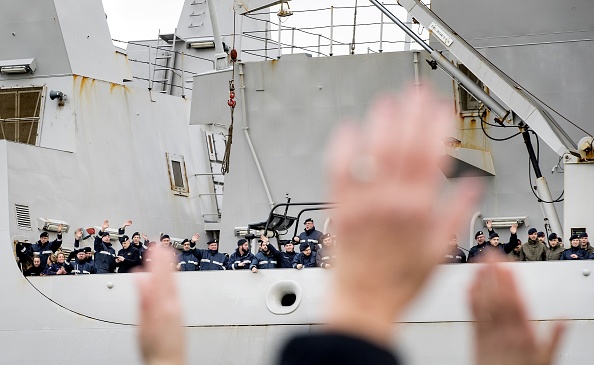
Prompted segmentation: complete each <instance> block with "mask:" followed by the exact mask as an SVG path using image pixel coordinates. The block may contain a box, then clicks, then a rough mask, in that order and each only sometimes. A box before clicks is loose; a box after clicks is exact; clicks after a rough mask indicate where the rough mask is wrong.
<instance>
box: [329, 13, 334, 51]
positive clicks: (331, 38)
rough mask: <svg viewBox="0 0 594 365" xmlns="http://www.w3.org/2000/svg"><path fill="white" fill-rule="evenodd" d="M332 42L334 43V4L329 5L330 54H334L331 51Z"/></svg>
mask: <svg viewBox="0 0 594 365" xmlns="http://www.w3.org/2000/svg"><path fill="white" fill-rule="evenodd" d="M332 43H334V6H331V7H330V56H332V55H333V54H334V53H333V52H332Z"/></svg>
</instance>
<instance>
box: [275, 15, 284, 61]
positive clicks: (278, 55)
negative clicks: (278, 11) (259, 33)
mask: <svg viewBox="0 0 594 365" xmlns="http://www.w3.org/2000/svg"><path fill="white" fill-rule="evenodd" d="M282 28H283V25H282V24H281V19H280V17H279V18H278V44H277V45H276V50H277V52H278V54H277V55H276V58H277V59H280V58H281V30H282Z"/></svg>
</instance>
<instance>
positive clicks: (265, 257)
mask: <svg viewBox="0 0 594 365" xmlns="http://www.w3.org/2000/svg"><path fill="white" fill-rule="evenodd" d="M283 258H284V256H283V254H282V253H281V252H280V251H279V250H277V249H276V248H275V247H274V246H272V245H271V244H270V243H269V244H268V254H265V253H264V252H262V251H259V252H258V253H257V254H256V255H254V258H253V259H252V264H251V265H250V269H251V268H253V267H257V268H258V269H276V268H278V267H282V261H283Z"/></svg>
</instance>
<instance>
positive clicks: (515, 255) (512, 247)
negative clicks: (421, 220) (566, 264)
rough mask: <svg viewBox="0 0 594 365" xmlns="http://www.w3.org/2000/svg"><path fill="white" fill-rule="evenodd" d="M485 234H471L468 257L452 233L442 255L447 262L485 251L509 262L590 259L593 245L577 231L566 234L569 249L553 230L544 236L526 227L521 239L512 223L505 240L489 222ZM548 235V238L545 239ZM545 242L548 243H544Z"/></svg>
mask: <svg viewBox="0 0 594 365" xmlns="http://www.w3.org/2000/svg"><path fill="white" fill-rule="evenodd" d="M486 226H487V235H488V239H487V235H485V233H484V232H483V231H478V232H476V234H475V235H474V239H475V241H476V243H475V245H474V246H473V247H472V248H471V249H470V251H468V258H467V257H466V254H465V253H464V251H463V250H462V249H461V248H460V247H459V246H458V241H457V239H456V236H455V235H452V236H451V237H450V244H451V247H452V250H451V251H450V253H448V254H447V255H446V256H445V262H447V263H465V262H478V261H480V259H481V258H482V257H483V256H484V255H485V254H486V253H487V252H492V251H495V252H499V253H500V254H501V255H504V256H505V257H507V259H508V260H509V261H555V260H592V259H594V247H593V246H592V245H591V244H590V241H589V240H588V233H587V232H581V233H579V234H572V235H571V237H569V244H570V247H569V248H565V247H564V246H563V243H562V238H561V237H559V236H558V235H557V234H556V233H554V232H553V233H550V234H549V235H548V237H547V236H546V234H545V233H544V232H539V231H538V230H537V229H536V228H530V229H529V230H528V239H527V241H526V242H524V243H522V241H521V240H520V239H519V238H518V236H517V229H518V226H517V225H516V224H514V225H512V226H511V227H510V229H509V233H510V236H509V241H508V242H507V243H505V242H500V241H501V239H500V237H499V234H498V233H497V232H495V230H494V229H493V228H492V222H491V221H487V223H486ZM547 238H548V240H547ZM547 241H548V242H547Z"/></svg>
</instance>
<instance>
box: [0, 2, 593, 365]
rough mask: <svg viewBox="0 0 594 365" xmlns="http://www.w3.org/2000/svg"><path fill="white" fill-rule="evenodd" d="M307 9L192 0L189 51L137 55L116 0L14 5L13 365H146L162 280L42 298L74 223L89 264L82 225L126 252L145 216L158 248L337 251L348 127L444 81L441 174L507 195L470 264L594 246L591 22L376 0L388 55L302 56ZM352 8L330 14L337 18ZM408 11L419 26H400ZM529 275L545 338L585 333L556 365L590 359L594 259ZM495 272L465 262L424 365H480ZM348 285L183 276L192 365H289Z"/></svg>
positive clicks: (2, 121)
mask: <svg viewBox="0 0 594 365" xmlns="http://www.w3.org/2000/svg"><path fill="white" fill-rule="evenodd" d="M298 3H299V0H293V1H290V2H289V1H266V0H249V1H246V0H244V1H230V0H229V1H216V2H215V1H214V0H186V1H185V3H184V6H183V9H182V14H181V15H180V19H179V23H178V26H177V28H176V30H175V32H173V33H170V34H158V36H157V37H156V38H155V39H153V40H138V41H129V42H125V43H122V42H116V44H117V45H118V46H115V45H114V43H113V42H114V40H112V39H111V36H110V33H109V28H108V26H107V22H106V19H105V13H104V10H103V7H102V4H101V1H99V0H87V1H84V2H81V1H75V0H42V1H32V0H21V1H14V0H0V5H2V6H1V8H2V12H0V19H1V20H2V21H1V22H0V30H1V32H0V44H1V45H2V46H1V51H0V126H1V127H2V128H1V129H0V130H1V131H2V136H0V137H1V138H2V140H0V156H2V157H3V158H1V159H0V164H1V166H2V167H1V168H0V174H1V178H0V186H1V187H2V189H1V192H2V193H1V194H0V199H2V200H3V202H4V203H3V204H2V206H4V207H5V208H4V210H2V214H1V216H0V217H1V219H0V225H1V227H0V234H1V235H2V242H4V244H3V245H1V247H2V248H1V250H2V254H1V255H0V260H1V267H2V276H3V280H2V281H1V284H0V288H1V289H2V292H3V293H5V294H6V295H7V296H8V299H5V300H3V301H2V302H1V304H0V308H1V309H2V311H1V313H3V315H2V316H1V317H0V318H1V319H0V336H1V341H2V343H3V344H4V346H3V351H2V361H1V362H2V363H6V364H21V363H33V362H43V363H49V364H52V363H56V364H57V363H62V362H63V361H64V358H65V357H70V358H72V357H73V356H76V355H74V353H76V354H78V356H80V358H81V359H83V358H84V361H85V363H89V364H105V363H109V362H112V363H129V364H136V363H140V357H139V353H138V351H137V348H136V342H135V341H136V338H135V331H136V324H137V319H138V318H137V304H138V303H137V296H136V292H135V284H134V275H143V274H141V273H138V274H106V275H89V276H84V277H81V276H67V277H29V278H27V277H24V276H23V275H22V273H21V271H20V269H19V266H18V264H17V262H16V260H15V255H14V247H15V246H14V245H15V243H17V242H34V241H36V240H37V238H38V236H39V233H40V232H41V231H48V232H50V235H51V236H52V239H53V237H55V234H56V231H57V227H58V225H59V224H63V226H64V228H63V230H64V233H65V234H64V237H65V238H64V243H63V247H64V248H65V249H71V248H72V243H73V236H72V233H73V231H74V230H75V229H76V228H78V227H88V226H93V225H94V226H96V227H100V226H101V223H102V222H103V220H104V219H109V220H110V222H111V224H112V227H111V228H112V229H113V231H112V233H113V235H112V239H113V242H114V246H115V247H116V248H117V247H118V243H117V226H118V225H119V223H120V222H123V221H125V220H127V219H132V220H133V221H134V224H133V225H132V227H130V228H128V229H132V230H133V231H136V230H138V231H142V232H143V233H146V234H148V235H149V236H150V237H152V238H153V239H154V238H155V237H158V235H159V234H160V232H166V233H168V234H169V235H170V236H172V237H173V241H174V243H175V242H180V241H181V239H183V238H185V237H190V236H191V235H192V234H194V233H195V232H199V233H200V234H201V235H202V237H203V239H202V240H201V241H200V242H199V245H204V243H205V242H206V240H208V239H211V238H218V239H219V240H220V242H221V244H220V251H222V252H229V253H231V252H232V251H233V250H234V249H235V247H236V246H235V242H236V241H237V240H238V239H239V238H242V237H248V238H249V237H252V236H257V235H258V234H260V233H262V231H264V233H270V234H271V235H273V236H274V237H275V238H276V239H278V240H282V239H287V238H290V237H291V236H292V235H293V234H295V232H298V231H300V230H301V223H302V220H303V218H305V217H313V218H314V220H315V222H316V225H317V228H318V229H320V230H324V231H330V232H331V229H332V224H331V217H332V213H331V209H326V208H331V206H330V205H328V204H325V205H324V204H322V205H315V204H314V205H312V204H305V203H308V202H310V203H315V202H324V201H326V191H325V181H324V166H325V164H326V163H331V161H325V157H324V149H325V144H326V140H327V138H328V136H329V135H331V133H332V130H333V128H334V126H335V125H336V124H337V123H339V122H340V121H341V120H343V119H345V118H360V119H361V118H362V117H363V116H364V113H365V111H366V110H367V108H368V106H369V104H370V102H371V101H372V100H373V99H374V97H375V96H377V95H379V94H381V93H383V92H387V91H389V90H398V89H400V88H402V87H403V85H405V84H407V83H410V82H414V83H424V82H431V83H432V84H433V85H434V87H435V88H436V89H437V90H438V91H439V92H440V93H441V94H442V95H443V97H445V98H447V99H448V100H450V101H451V103H452V104H453V105H454V106H455V109H456V113H457V120H456V123H457V129H456V134H455V135H452V136H450V138H448V139H447V140H445V141H444V153H443V158H444V159H450V160H452V161H453V162H454V166H455V167H456V168H455V169H454V172H453V173H451V174H448V175H447V176H445V175H444V180H446V181H447V182H448V183H452V184H455V182H456V180H457V179H458V178H459V177H460V176H466V178H472V179H481V180H483V181H484V182H485V184H486V186H487V188H486V193H485V198H484V199H483V201H482V202H481V203H480V205H479V206H478V207H477V211H476V213H475V214H474V215H473V217H472V218H471V219H470V220H469V222H468V227H467V228H466V229H465V230H464V231H462V232H456V233H457V234H458V237H459V241H460V245H461V246H462V247H463V248H465V249H469V248H470V247H471V246H472V245H473V238H474V232H476V231H477V230H481V229H483V226H484V222H485V221H486V220H491V221H492V222H493V225H494V227H495V229H496V230H497V231H498V232H499V233H500V234H501V235H502V236H503V237H505V236H506V233H507V229H508V227H510V226H511V225H512V224H514V223H516V224H519V226H520V228H519V236H520V237H522V238H524V237H526V231H527V230H528V229H529V228H531V227H537V228H538V229H539V230H547V231H554V232H556V233H558V234H560V235H562V237H563V238H564V241H565V242H567V237H569V235H570V234H571V233H573V232H581V231H589V232H593V230H594V226H592V220H591V219H590V214H589V213H588V211H589V209H588V208H589V206H590V205H591V203H592V202H594V192H592V189H589V188H588V185H589V184H588V183H589V182H590V179H589V177H590V176H591V175H592V176H593V177H594V169H593V167H592V163H591V162H589V160H590V159H591V157H592V156H591V152H592V147H591V144H592V139H591V137H590V136H591V133H590V131H591V129H592V123H590V122H589V117H590V116H591V115H593V114H594V110H592V109H593V108H594V104H593V103H592V102H591V101H590V99H591V95H592V94H593V91H594V80H593V79H592V78H593V76H592V73H591V72H589V70H588V68H589V63H590V62H588V61H589V60H590V59H592V56H593V55H592V52H593V51H592V47H591V45H592V39H594V37H593V36H594V29H593V28H592V24H594V21H593V20H594V19H593V17H594V4H593V3H591V2H590V1H588V0H571V1H565V2H558V1H553V0H540V1H536V0H526V1H522V2H517V1H511V0H501V1H498V2H489V1H485V0H480V1H472V2H470V1H463V0H433V1H432V2H431V4H430V8H429V7H428V6H427V5H425V4H423V3H421V2H419V1H417V0H400V1H399V3H396V2H395V1H392V2H386V4H382V3H379V2H377V1H371V2H369V3H367V2H365V4H363V5H362V4H361V3H362V2H359V4H358V5H357V2H355V3H354V4H349V6H350V5H353V6H351V8H350V11H351V12H352V11H354V10H357V6H372V7H373V8H374V9H375V11H376V19H375V20H373V21H372V22H373V23H376V24H375V25H376V29H378V32H377V37H376V38H377V39H378V40H380V41H379V42H378V43H375V44H373V45H366V46H368V50H369V51H367V52H361V51H360V49H361V46H360V45H359V46H358V48H357V50H358V51H357V52H355V51H354V49H355V47H354V46H355V45H356V41H352V43H350V44H349V41H348V40H340V41H339V40H334V39H333V36H332V31H330V33H323V34H322V33H320V34H319V35H317V39H318V40H319V42H320V43H318V44H315V42H314V45H313V46H312V45H311V44H309V45H307V47H306V46H299V47H298V46H297V45H295V44H292V43H290V42H289V43H287V41H285V40H286V39H287V34H289V36H288V37H289V38H290V37H291V36H290V34H291V29H290V28H289V27H286V29H283V28H282V24H283V21H285V20H284V19H285V18H286V16H288V15H289V14H290V13H291V12H292V11H291V10H290V8H289V6H290V5H291V6H292V8H293V10H295V9H297V8H298ZM271 6H272V7H274V10H273V11H272V12H271V10H269V9H270V7H271ZM341 6H342V7H345V2H340V4H337V5H336V8H331V9H318V10H319V11H325V12H326V13H325V14H326V15H327V16H326V15H325V18H327V19H331V16H330V15H331V12H333V11H334V9H338V8H340V7H341ZM402 10H405V14H409V15H408V19H407V20H406V21H405V20H402V21H400V23H402V24H400V25H399V28H398V29H397V28H396V27H395V26H393V25H392V22H396V23H398V22H399V19H398V17H396V16H394V13H397V12H402ZM277 11H278V17H277ZM304 14H307V13H304ZM299 15H300V13H299V12H297V11H294V12H293V15H292V16H293V17H298V16H299ZM306 16H307V15H306ZM405 17H406V15H405ZM332 22H333V20H332V21H331V23H332ZM279 24H281V25H280V27H281V30H282V32H284V33H285V35H284V36H282V35H280V34H279V33H280V32H279V31H278V27H279ZM378 24H379V27H378V26H377V25H378ZM388 24H389V25H388ZM325 26H326V28H329V29H330V30H332V29H333V28H332V27H333V26H336V27H337V28H338V25H337V24H330V25H328V24H325ZM384 26H385V27H384ZM275 27H276V28H275ZM405 28H407V29H409V31H408V32H407V31H406V29H405ZM275 29H277V30H276V33H274V32H275ZM311 32H313V31H310V33H311ZM360 32H361V31H360ZM395 32H399V33H398V34H400V35H399V36H396V35H392V33H395ZM402 32H404V33H402ZM354 33H355V32H353V34H354ZM389 34H390V36H392V37H402V34H405V36H403V37H405V39H408V40H411V41H412V40H414V41H415V42H418V44H422V46H420V47H416V48H417V49H416V50H407V49H406V47H405V49H404V50H401V51H398V52H392V51H390V52H388V51H383V49H382V46H381V41H382V39H383V37H385V40H386V42H388V40H389V39H396V38H389ZM415 34H416V35H415ZM419 34H430V36H423V37H420V36H419ZM353 38H354V36H353ZM398 39H399V38H398ZM118 41H121V40H118ZM316 42H317V40H316ZM333 46H334V47H335V48H334V49H335V50H336V49H338V48H339V47H343V49H344V48H347V47H348V49H349V52H348V53H349V54H346V55H339V54H338V52H336V53H335V54H333ZM233 50H235V51H236V52H237V57H234V55H233V54H234V52H233ZM296 50H297V51H296ZM351 53H352V54H351ZM233 59H236V61H235V62H233ZM443 71H445V72H443ZM231 81H233V82H231ZM231 91H232V92H233V94H231ZM231 106H233V108H231ZM231 126H232V127H233V128H230V127H231ZM394 143H398V139H397V138H395V140H394ZM418 143H423V141H418ZM223 172H224V173H223ZM444 194H447V190H446V191H444ZM287 197H288V198H289V199H290V201H291V202H292V203H291V204H290V205H289V204H285V203H286V202H287V201H288V200H287ZM295 203H299V204H295ZM283 204H284V205H283ZM304 210H305V211H304ZM364 227H365V222H361V228H362V229H364ZM176 237H177V238H176ZM85 245H90V241H85ZM254 246H256V245H254ZM508 265H509V267H510V269H512V270H513V271H514V272H515V273H516V276H517V277H518V279H519V280H520V288H521V290H522V292H523V293H524V294H525V295H526V298H527V301H528V305H529V308H530V318H531V320H533V323H534V325H535V326H536V327H537V329H538V332H539V333H542V334H543V335H546V333H547V332H546V331H547V328H548V327H549V325H550V323H551V322H552V321H554V320H556V319H558V318H564V319H566V320H568V322H569V331H568V333H567V336H566V339H565V341H564V343H563V344H562V348H561V351H560V353H559V354H558V358H557V360H558V361H557V363H559V364H586V363H590V361H589V356H588V355H589V354H588V352H587V343H588V342H587V339H589V338H591V335H592V333H594V325H593V322H592V320H593V318H594V314H593V312H592V310H591V309H590V307H591V303H592V302H594V291H592V290H591V287H592V284H588V282H587V281H588V280H592V278H591V276H590V273H591V271H592V270H593V269H594V265H593V262H592V261H580V262H543V263H517V264H515V263H510V264H508ZM479 266H480V265H477V264H473V265H443V266H442V267H440V268H439V270H438V272H437V273H436V275H435V276H434V278H433V279H432V281H431V282H430V284H429V285H428V288H427V289H426V290H425V291H424V292H423V293H422V295H421V296H420V297H419V298H418V299H417V300H416V302H415V303H413V305H412V306H411V308H410V310H409V312H408V313H407V315H406V316H405V318H404V319H403V320H402V321H401V322H402V323H400V324H399V326H401V328H402V330H401V331H399V338H398V339H397V340H398V341H396V339H394V345H395V346H396V343H398V346H399V349H400V350H401V352H402V353H403V354H404V357H405V361H406V362H407V363H410V364H470V363H471V361H472V331H471V326H470V320H471V318H470V314H469V310H468V305H467V303H466V290H467V289H466V288H467V286H468V283H469V282H470V281H471V280H472V279H473V278H474V275H475V272H476V270H477V268H478V267H479ZM329 275H330V274H329V272H328V271H324V270H323V269H311V270H291V269H278V270H262V271H260V272H259V273H258V274H252V273H251V272H231V271H224V272H207V271H204V272H193V273H188V272H185V273H177V274H176V281H177V285H178V288H179V291H180V293H181V298H182V307H181V308H180V310H181V311H183V313H184V323H185V326H186V327H187V334H188V344H189V346H188V349H187V352H188V359H190V361H192V362H201V363H206V364H235V363H240V362H241V363H248V364H263V363H271V362H273V360H274V358H275V355H276V351H277V349H278V348H279V347H280V346H281V344H282V343H283V342H284V341H285V340H286V339H287V338H288V337H289V336H291V335H292V334H295V333H298V332H304V331H312V330H316V329H317V328H318V327H319V326H321V325H323V323H324V310H325V305H324V300H325V297H324V293H325V292H326V291H327V285H328V283H329ZM287 295H291V296H292V297H293V299H292V300H291V301H290V302H289V303H287V302H286V301H283V298H286V297H287ZM73 352H74V353H73Z"/></svg>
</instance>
